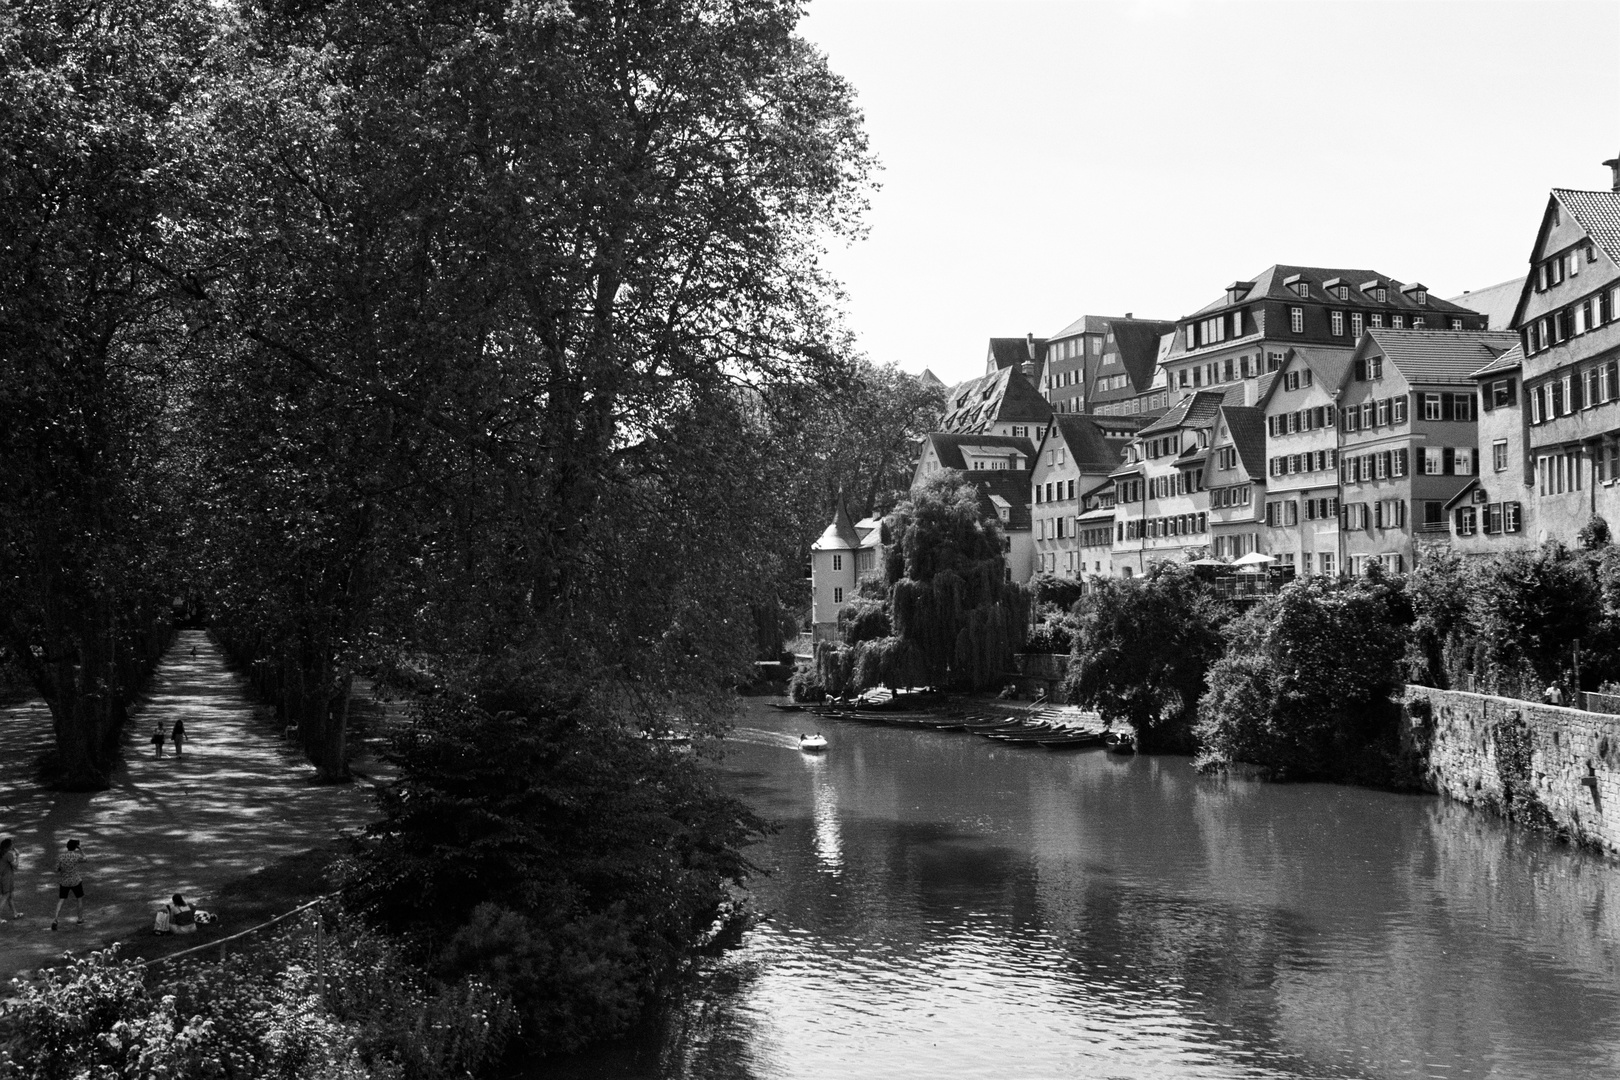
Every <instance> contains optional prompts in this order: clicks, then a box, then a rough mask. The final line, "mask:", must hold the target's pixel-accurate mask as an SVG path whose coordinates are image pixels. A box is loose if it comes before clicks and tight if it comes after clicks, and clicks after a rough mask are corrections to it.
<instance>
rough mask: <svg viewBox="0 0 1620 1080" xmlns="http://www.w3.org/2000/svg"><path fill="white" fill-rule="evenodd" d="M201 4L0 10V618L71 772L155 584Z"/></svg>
mask: <svg viewBox="0 0 1620 1080" xmlns="http://www.w3.org/2000/svg"><path fill="white" fill-rule="evenodd" d="M205 10H206V9H205V7H204V6H203V5H198V4H190V3H178V4H174V3H167V2H164V3H157V2H144V0H128V2H124V3H116V4H104V5H103V4H89V5H86V4H73V3H64V2H59V0H21V2H19V3H15V4H11V5H9V6H8V7H7V8H6V9H5V11H3V12H0V97H3V99H4V101H5V107H4V108H0V237H3V238H4V239H3V241H0V611H3V613H4V614H3V615H0V619H3V622H0V633H3V634H4V635H5V644H6V646H7V649H8V653H9V655H11V656H12V657H14V658H15V659H16V661H17V662H18V663H20V664H21V665H22V666H23V667H24V668H25V669H26V671H27V674H28V676H29V678H30V679H31V681H32V683H33V685H34V687H35V688H36V689H37V690H38V691H39V693H40V694H41V695H42V696H43V697H44V698H45V700H46V702H47V703H48V704H49V706H50V710H51V715H52V719H53V722H54V726H55V736H56V757H57V767H58V773H59V780H60V782H62V783H64V784H66V785H68V786H72V787H81V788H94V787H99V786H103V785H105V783H106V782H107V778H108V774H109V772H110V770H111V768H112V765H113V762H114V759H115V756H116V753H117V746H118V735H119V731H120V728H121V726H122V722H123V718H124V709H125V707H126V705H127V703H128V702H129V700H130V699H131V697H132V696H133V695H134V693H135V692H136V691H137V690H138V688H139V685H140V683H141V681H142V679H143V678H144V675H145V672H146V671H147V670H148V669H149V667H150V665H151V664H152V663H153V662H154V660H155V658H156V656H157V653H158V651H159V650H160V649H161V646H162V643H163V637H164V632H163V626H162V620H163V618H164V616H165V614H166V612H167V609H168V603H169V600H170V597H171V595H172V593H171V590H172V589H173V587H174V586H173V582H172V580H171V577H172V575H171V573H170V570H171V560H170V554H171V550H172V544H171V543H170V538H171V537H172V536H173V535H174V533H175V532H176V531H177V528H176V522H177V518H176V510H177V507H176V502H175V499H174V497H173V496H174V494H175V489H174V487H173V484H172V482H171V479H170V470H169V464H170V463H171V462H172V460H173V459H174V457H175V456H176V454H177V449H178V448H177V446H176V445H175V443H174V441H173V440H172V439H171V438H170V437H169V425H168V423H167V421H168V420H169V419H170V418H171V415H172V406H173V399H172V396H171V382H170V378H169V374H170V371H171V369H172V367H173V365H174V364H175V363H176V361H177V360H178V359H179V358H180V357H181V356H182V355H183V354H184V352H185V347H186V335H185V332H184V329H185V328H184V325H183V323H182V321H181V318H180V316H179V313H178V312H177V311H176V309H175V306H174V304H173V302H172V293H171V290H169V288H168V285H167V282H166V280H165V278H164V275H162V274H160V273H157V272H155V271H154V270H153V268H152V260H153V259H154V258H156V257H159V256H161V253H162V251H163V250H164V248H165V246H166V244H167V242H168V238H167V237H166V236H165V234H164V229H163V227H162V223H163V222H164V220H165V219H166V217H167V216H168V215H169V214H171V213H172V211H173V209H174V207H175V205H176V204H177V202H178V198H177V194H176V193H177V191H178V190H179V189H180V188H182V187H183V186H184V185H185V184H186V183H187V182H188V181H189V177H188V176H187V174H186V172H185V168H184V163H185V161H186V160H187V156H188V155H187V153H186V152H185V151H184V149H183V133H182V132H180V131H179V130H178V126H177V125H176V124H175V123H174V119H173V118H174V116H175V115H176V114H177V113H182V112H183V111H184V109H185V107H186V102H187V101H188V100H189V99H190V98H191V96H192V94H193V92H194V79H193V76H194V75H195V71H194V67H193V62H194V59H195V57H196V55H197V53H198V51H199V47H200V46H199V43H200V42H201V41H202V40H204V39H205V36H206V33H207V27H208V19H207V18H206V17H205V14H204V12H205Z"/></svg>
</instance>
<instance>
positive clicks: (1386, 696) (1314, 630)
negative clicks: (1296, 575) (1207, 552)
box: [1196, 572, 1413, 779]
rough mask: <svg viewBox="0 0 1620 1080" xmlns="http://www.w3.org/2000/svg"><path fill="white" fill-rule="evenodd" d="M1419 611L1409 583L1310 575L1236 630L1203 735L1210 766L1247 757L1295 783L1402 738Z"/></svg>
mask: <svg viewBox="0 0 1620 1080" xmlns="http://www.w3.org/2000/svg"><path fill="white" fill-rule="evenodd" d="M1412 621H1413V618H1412V611H1411V608H1410V606H1409V605H1408V604H1407V603H1406V599H1405V596H1404V591H1403V589H1402V587H1401V584H1400V583H1399V582H1397V581H1392V580H1388V579H1385V578H1383V577H1382V576H1381V575H1377V574H1376V572H1375V574H1374V575H1370V576H1369V577H1366V578H1362V579H1358V580H1356V581H1354V582H1352V583H1350V584H1349V585H1345V586H1341V585H1337V584H1325V583H1323V582H1322V581H1321V580H1320V579H1317V578H1306V579H1304V580H1302V581H1296V582H1294V583H1292V584H1290V585H1287V586H1285V587H1284V588H1283V590H1282V591H1281V592H1279V593H1278V594H1277V595H1276V597H1274V598H1273V599H1271V600H1269V601H1267V602H1266V603H1265V604H1262V605H1259V606H1257V607H1256V608H1255V609H1253V610H1252V611H1250V612H1248V613H1247V614H1245V615H1244V616H1243V617H1242V618H1239V619H1236V620H1233V621H1232V622H1231V623H1230V624H1228V628H1227V640H1228V644H1227V648H1226V652H1225V655H1223V656H1222V657H1221V658H1220V659H1219V660H1218V661H1216V662H1215V664H1214V666H1213V667H1212V668H1211V669H1210V671H1209V676H1208V693H1207V695H1206V696H1205V697H1204V699H1203V701H1202V702H1201V704H1200V705H1199V710H1198V725H1197V729H1196V736H1197V741H1198V745H1199V750H1200V758H1201V762H1202V764H1203V765H1205V766H1206V767H1210V766H1217V765H1226V764H1232V763H1235V762H1239V761H1241V762H1246V763H1249V764H1254V765H1260V766H1264V767H1266V768H1268V769H1270V770H1272V771H1273V772H1274V774H1275V775H1277V776H1287V777H1290V778H1295V779H1303V778H1310V777H1324V776H1326V777H1343V776H1347V775H1350V774H1351V773H1353V772H1354V771H1355V770H1357V769H1358V768H1360V767H1361V763H1362V759H1363V758H1364V757H1365V754H1366V752H1367V751H1368V750H1369V749H1375V750H1376V749H1381V748H1387V747H1389V746H1391V745H1393V743H1394V735H1395V726H1394V722H1395V718H1396V716H1397V710H1396V709H1395V708H1394V706H1393V704H1392V701H1391V697H1392V695H1393V694H1394V693H1395V692H1396V691H1397V690H1399V688H1400V686H1401V683H1402V672H1401V661H1402V659H1403V656H1404V655H1405V653H1406V650H1407V644H1408V641H1409V640H1410V635H1411V624H1412Z"/></svg>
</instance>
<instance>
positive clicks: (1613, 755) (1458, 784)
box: [1405, 686, 1620, 853]
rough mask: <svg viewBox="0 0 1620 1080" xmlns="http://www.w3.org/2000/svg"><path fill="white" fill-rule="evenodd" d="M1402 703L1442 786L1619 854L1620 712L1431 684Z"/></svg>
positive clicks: (1416, 743) (1416, 744)
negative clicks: (1603, 712) (1496, 695)
mask: <svg viewBox="0 0 1620 1080" xmlns="http://www.w3.org/2000/svg"><path fill="white" fill-rule="evenodd" d="M1405 707H1406V714H1407V717H1408V718H1409V720H1410V724H1409V726H1408V728H1407V730H1406V732H1405V735H1406V738H1408V739H1409V740H1410V743H1411V747H1410V748H1411V749H1413V750H1415V751H1417V752H1418V753H1420V754H1422V755H1423V756H1424V758H1425V759H1426V760H1427V763H1428V764H1427V779H1428V782H1429V783H1430V784H1431V785H1432V786H1433V787H1434V789H1435V790H1436V791H1438V792H1441V793H1442V794H1446V795H1450V796H1451V797H1452V798H1454V799H1459V800H1461V801H1463V802H1466V803H1471V804H1474V805H1476V806H1482V807H1484V808H1487V809H1491V810H1495V811H1496V812H1498V813H1502V814H1505V815H1506V816H1508V817H1509V818H1512V819H1513V820H1515V821H1520V822H1523V823H1525V824H1528V825H1532V826H1535V827H1538V828H1544V829H1549V830H1551V831H1553V832H1555V833H1557V834H1558V835H1560V836H1562V837H1564V838H1565V839H1567V840H1569V841H1571V842H1573V843H1577V844H1580V845H1582V846H1585V847H1592V848H1598V849H1601V850H1604V851H1607V852H1611V853H1620V716H1610V715H1606V714H1602V713H1589V712H1582V711H1581V710H1579V709H1564V708H1558V707H1556V706H1552V705H1541V704H1537V703H1536V702H1532V701H1519V700H1517V699H1514V698H1500V697H1487V696H1485V695H1483V694H1465V693H1462V692H1460V691H1453V690H1434V689H1431V688H1429V687H1426V686H1409V687H1407V690H1406V698H1405Z"/></svg>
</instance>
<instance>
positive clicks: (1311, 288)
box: [1163, 263, 1488, 404]
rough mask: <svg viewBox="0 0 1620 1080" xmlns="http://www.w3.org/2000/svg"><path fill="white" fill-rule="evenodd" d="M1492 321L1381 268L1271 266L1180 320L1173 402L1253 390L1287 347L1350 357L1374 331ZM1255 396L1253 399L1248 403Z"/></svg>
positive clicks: (1169, 367) (1479, 326)
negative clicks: (1203, 393)
mask: <svg viewBox="0 0 1620 1080" xmlns="http://www.w3.org/2000/svg"><path fill="white" fill-rule="evenodd" d="M1487 321H1488V320H1487V318H1486V317H1485V316H1484V315H1481V314H1480V313H1478V312H1476V311H1471V310H1469V309H1468V308H1466V307H1463V306H1461V305H1459V304H1455V303H1452V302H1451V301H1449V300H1442V299H1440V298H1438V297H1435V296H1431V295H1430V294H1429V290H1428V289H1427V288H1426V287H1425V286H1423V285H1422V284H1421V283H1418V282H1401V281H1398V280H1396V279H1395V278H1391V277H1389V276H1388V275H1386V274H1382V273H1379V272H1378V271H1376V270H1349V269H1335V268H1328V267H1317V266H1291V265H1284V264H1281V263H1279V264H1277V265H1274V266H1268V267H1267V268H1266V269H1265V270H1263V271H1261V272H1260V273H1259V274H1256V275H1255V276H1254V277H1253V278H1252V279H1247V280H1238V281H1234V282H1232V283H1231V284H1229V285H1228V286H1227V287H1226V290H1225V292H1224V294H1223V295H1222V296H1221V297H1220V298H1218V299H1215V300H1211V301H1210V302H1209V303H1208V304H1205V305H1204V306H1203V307H1201V308H1199V309H1198V310H1197V311H1195V312H1193V313H1192V314H1191V315H1188V316H1186V317H1184V318H1182V319H1180V320H1178V324H1177V329H1176V340H1175V344H1174V345H1173V346H1172V347H1171V349H1170V351H1169V353H1168V354H1167V355H1166V356H1165V358H1164V361H1163V366H1164V369H1165V374H1166V376H1167V379H1168V384H1169V386H1168V388H1169V392H1170V394H1169V396H1170V400H1171V401H1172V402H1174V401H1176V400H1177V399H1178V398H1180V397H1185V396H1187V395H1188V394H1192V393H1195V392H1197V391H1199V390H1203V389H1208V388H1210V387H1217V388H1224V387H1227V386H1233V385H1245V384H1246V385H1248V386H1250V387H1251V388H1252V387H1253V386H1254V385H1255V384H1256V383H1257V381H1258V380H1259V378H1260V376H1262V375H1264V374H1266V373H1267V372H1270V371H1275V370H1276V369H1277V368H1278V367H1279V366H1281V363H1282V358H1283V355H1284V353H1286V352H1287V350H1288V349H1289V348H1290V347H1294V346H1308V347H1311V348H1315V349H1328V350H1339V351H1341V352H1343V353H1345V354H1346V355H1348V354H1349V353H1350V351H1351V350H1352V349H1354V348H1355V345H1356V342H1357V341H1359V340H1360V339H1361V336H1362V334H1363V333H1364V332H1366V331H1368V330H1377V329H1384V328H1388V329H1396V330H1401V329H1406V330H1413V329H1416V330H1483V329H1485V328H1486V324H1487ZM1256 400H1258V395H1257V394H1254V393H1253V392H1252V391H1251V392H1250V393H1249V394H1248V401H1247V402H1246V403H1247V404H1254V402H1255V401H1256Z"/></svg>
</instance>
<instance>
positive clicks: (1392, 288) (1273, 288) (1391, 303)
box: [1193, 263, 1469, 316]
mask: <svg viewBox="0 0 1620 1080" xmlns="http://www.w3.org/2000/svg"><path fill="white" fill-rule="evenodd" d="M1295 277H1297V278H1298V279H1299V280H1301V281H1305V282H1308V283H1309V285H1310V295H1309V296H1308V297H1303V298H1302V297H1300V296H1299V295H1298V294H1296V293H1295V292H1294V291H1293V290H1292V289H1291V288H1289V287H1288V286H1287V285H1284V284H1283V282H1285V281H1287V280H1289V279H1290V278H1295ZM1334 278H1339V279H1341V280H1342V283H1343V284H1345V285H1349V286H1350V300H1348V301H1346V303H1351V302H1354V303H1356V304H1361V305H1364V306H1367V307H1376V308H1379V309H1384V310H1394V311H1417V312H1423V311H1438V312H1444V313H1450V312H1455V311H1462V312H1463V313H1464V314H1468V313H1469V312H1468V309H1466V308H1459V307H1458V305H1456V304H1454V303H1452V302H1451V301H1449V300H1441V299H1439V298H1438V297H1435V296H1432V295H1431V296H1430V297H1429V298H1428V299H1429V302H1428V304H1426V305H1423V306H1419V305H1418V303H1417V302H1416V301H1415V300H1413V299H1412V298H1411V297H1410V296H1407V295H1405V294H1404V293H1402V292H1401V286H1402V285H1404V284H1406V283H1405V282H1403V281H1397V280H1395V279H1394V278H1392V277H1390V276H1389V275H1387V274H1380V273H1379V272H1378V271H1376V270H1343V269H1336V268H1328V267H1321V266H1287V265H1283V264H1281V263H1279V264H1277V265H1276V266H1268V267H1266V269H1265V270H1263V271H1261V272H1260V273H1259V274H1257V275H1256V276H1255V277H1253V278H1245V279H1244V280H1246V281H1247V280H1252V281H1253V282H1254V287H1253V288H1252V289H1250V290H1249V291H1248V292H1247V293H1245V294H1244V295H1243V296H1242V297H1241V298H1240V299H1239V300H1238V303H1239V304H1247V303H1252V302H1254V301H1256V300H1299V299H1309V300H1314V301H1317V302H1319V303H1329V302H1331V301H1332V300H1333V298H1332V297H1330V296H1329V295H1328V294H1327V291H1326V290H1325V289H1323V287H1322V283H1323V282H1324V281H1331V280H1333V279H1334ZM1375 279H1376V280H1377V281H1378V282H1380V283H1381V284H1382V285H1384V286H1386V288H1387V290H1388V291H1387V292H1386V293H1385V296H1386V297H1387V299H1386V300H1385V301H1384V302H1383V303H1379V302H1378V301H1376V300H1374V299H1373V298H1372V297H1370V296H1367V295H1365V294H1363V293H1362V292H1361V286H1362V285H1363V284H1364V283H1366V282H1369V281H1373V280H1375ZM1232 306H1233V305H1232V304H1229V303H1227V300H1226V294H1225V293H1222V294H1221V297H1220V299H1218V300H1211V301H1210V302H1209V303H1207V304H1205V305H1204V306H1203V307H1201V308H1199V309H1198V310H1197V311H1195V312H1193V315H1194V316H1197V315H1202V314H1204V313H1205V312H1211V311H1220V310H1222V309H1223V308H1228V307H1232Z"/></svg>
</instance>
